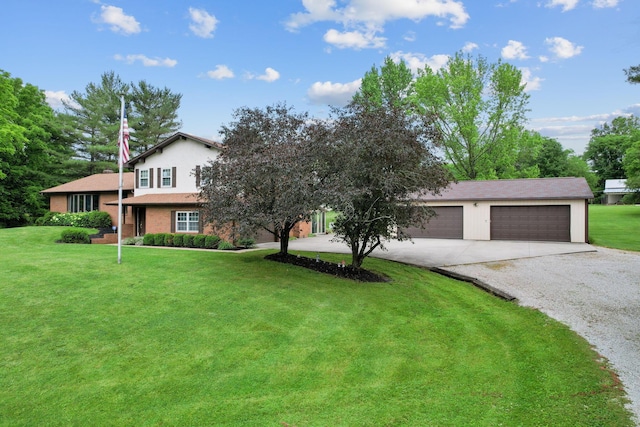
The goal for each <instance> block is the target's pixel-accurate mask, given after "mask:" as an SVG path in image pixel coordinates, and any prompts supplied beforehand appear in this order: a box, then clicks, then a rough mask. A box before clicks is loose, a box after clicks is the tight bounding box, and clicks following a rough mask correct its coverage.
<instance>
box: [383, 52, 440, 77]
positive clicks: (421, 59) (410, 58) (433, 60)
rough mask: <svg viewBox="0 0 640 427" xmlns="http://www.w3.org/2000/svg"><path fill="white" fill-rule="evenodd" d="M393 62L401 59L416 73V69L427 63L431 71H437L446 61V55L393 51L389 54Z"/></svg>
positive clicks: (421, 68) (422, 67)
mask: <svg viewBox="0 0 640 427" xmlns="http://www.w3.org/2000/svg"><path fill="white" fill-rule="evenodd" d="M389 56H390V57H391V59H392V60H393V61H394V62H399V61H400V60H401V59H402V60H404V62H405V63H406V64H407V67H409V69H410V70H411V71H412V72H413V74H418V70H423V69H424V67H425V66H426V65H428V66H429V67H430V68H431V69H432V70H433V71H435V72H437V71H438V70H439V69H440V68H442V67H443V66H444V65H445V64H446V63H447V62H448V61H449V56H448V55H433V56H431V57H427V56H425V55H423V54H421V53H411V52H400V51H399V52H394V53H392V54H391V55H389Z"/></svg>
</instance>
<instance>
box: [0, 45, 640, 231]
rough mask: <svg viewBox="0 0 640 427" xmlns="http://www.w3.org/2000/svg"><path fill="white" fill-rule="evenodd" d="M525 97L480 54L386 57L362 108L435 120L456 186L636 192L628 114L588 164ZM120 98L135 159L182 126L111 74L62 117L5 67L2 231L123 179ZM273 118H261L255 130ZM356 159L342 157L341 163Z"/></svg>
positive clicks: (602, 138) (0, 132)
mask: <svg viewBox="0 0 640 427" xmlns="http://www.w3.org/2000/svg"><path fill="white" fill-rule="evenodd" d="M639 71H640V66H635V67H630V68H629V69H627V70H625V73H626V75H627V81H628V82H629V83H638V82H640V78H639V75H640V72H639ZM524 89H525V87H524V85H523V83H522V76H521V73H520V71H519V70H518V69H516V68H515V67H514V66H512V65H510V64H508V63H503V62H501V61H498V62H497V63H489V62H488V61H487V60H486V59H485V58H483V57H481V56H478V57H475V58H474V57H471V56H469V55H465V54H462V53H457V54H456V55H454V56H453V57H452V58H451V59H450V60H449V62H448V63H447V64H446V65H445V66H444V67H442V68H441V69H439V70H433V69H432V68H430V67H429V66H425V68H424V69H422V70H420V71H419V72H418V75H417V76H415V75H413V73H412V72H411V71H410V70H409V68H408V67H407V65H406V64H405V63H404V62H403V61H400V62H399V63H398V62H394V61H393V60H392V59H391V58H386V59H385V60H384V63H383V64H382V65H381V66H380V67H376V66H373V67H372V68H371V69H370V70H369V71H368V72H366V73H365V75H364V77H363V79H362V85H361V88H360V90H359V91H358V92H357V93H356V94H355V96H354V98H353V102H352V104H353V105H352V107H353V106H355V105H358V106H360V108H364V110H363V111H361V112H362V113H365V112H371V111H372V110H373V109H374V108H373V106H376V108H378V107H379V106H385V108H386V110H387V111H394V114H396V111H397V112H404V113H405V115H406V116H407V117H409V118H411V119H412V120H414V121H415V120H416V118H417V117H420V118H421V120H422V121H423V122H424V121H425V120H426V118H428V128H429V135H430V138H431V140H430V144H432V147H431V151H430V152H431V154H433V155H434V156H436V157H438V158H441V159H442V160H443V165H444V167H445V168H446V170H447V171H448V172H449V173H450V176H451V177H452V178H453V179H457V180H465V179H505V178H527V177H557V176H584V177H585V178H586V179H587V181H588V182H589V184H590V185H591V187H592V189H593V190H594V192H595V193H596V194H598V193H599V192H601V191H602V189H603V187H604V181H605V180H606V179H611V178H627V182H628V185H629V186H630V188H640V159H639V158H640V142H639V141H640V136H639V129H640V125H639V123H638V118H636V117H634V116H630V117H629V116H625V117H618V118H616V119H614V120H613V121H612V122H611V123H606V124H604V125H602V126H601V127H598V128H597V129H594V130H593V131H592V133H591V139H590V141H589V145H588V147H587V150H586V151H585V153H584V155H582V156H578V155H576V154H575V153H574V152H573V151H571V150H567V149H564V148H563V147H562V145H561V144H560V143H559V142H558V141H557V140H555V139H553V138H548V137H544V136H542V135H540V134H539V133H537V132H533V131H530V130H527V129H526V114H527V112H528V100H529V96H528V94H527V93H526V92H525V90H524ZM121 95H124V97H125V104H126V110H127V114H128V122H129V127H130V128H131V129H132V133H131V139H130V147H131V151H132V155H136V154H139V153H141V152H143V151H145V150H146V149H148V148H149V147H151V146H153V145H155V144H157V143H158V142H160V141H161V140H162V139H164V138H166V137H167V136H169V135H171V134H172V133H174V132H176V131H177V130H179V129H180V127H181V125H182V124H181V122H180V120H179V118H178V109H179V107H180V101H181V98H182V95H181V94H177V93H174V92H172V91H171V90H170V89H168V88H166V87H165V88H157V87H154V86H152V85H150V84H148V83H147V82H145V81H144V80H142V81H139V82H137V83H134V82H132V83H125V82H124V81H122V79H121V78H120V77H119V76H118V75H116V74H115V73H114V72H106V73H104V74H103V75H102V76H101V77H100V81H99V82H98V83H89V84H88V85H87V86H86V87H85V89H84V91H74V92H72V94H71V95H70V97H69V99H68V100H66V101H64V108H63V110H62V111H56V110H53V109H52V108H51V107H50V106H49V105H48V104H47V103H46V99H45V96H44V92H43V91H42V90H40V89H39V88H38V87H37V86H35V85H33V84H30V83H25V82H23V81H22V80H21V79H20V78H17V77H12V76H11V74H10V73H8V72H6V71H2V70H0V227H8V226H19V225H24V224H29V223H31V222H32V221H33V219H34V218H36V217H38V216H40V215H42V214H43V212H44V211H45V210H46V208H47V206H46V199H45V198H43V197H42V196H41V195H40V193H39V192H40V191H41V190H42V189H45V188H48V187H52V186H55V185H58V184H61V183H64V182H68V181H71V180H74V179H78V178H81V177H84V176H88V175H90V174H93V173H97V172H101V171H102V170H105V169H112V170H116V168H117V145H116V141H117V134H118V130H119V113H120V96H121ZM273 108H275V109H276V110H277V109H278V108H276V107H275V106H274V107H273ZM284 108H285V109H286V107H284ZM338 110H339V109H337V110H334V114H337V116H340V117H342V118H343V119H344V120H343V122H345V123H346V116H347V114H346V113H345V112H344V111H342V112H337V111H338ZM248 111H255V112H257V111H258V110H256V109H253V110H252V109H250V108H245V109H240V110H239V111H238V112H236V118H237V121H236V122H233V123H232V124H230V125H228V126H223V129H222V130H223V132H222V134H223V136H224V137H225V140H224V141H223V142H224V143H225V145H231V141H233V138H235V137H236V136H237V135H236V134H235V133H234V132H235V131H236V130H237V129H235V125H236V124H239V123H241V122H243V121H244V120H241V119H243V115H245V114H246V113H248ZM262 113H266V110H264V109H263V110H262ZM271 113H273V111H272V112H271ZM271 113H269V114H266V116H264V117H262V118H260V117H258V116H259V115H254V118H255V119H256V120H257V122H256V123H257V124H259V123H260V120H266V117H267V116H269V115H270V114H271ZM351 113H353V114H352V118H353V117H356V115H354V114H355V112H354V110H353V109H352V111H351ZM358 117H360V119H363V120H364V119H365V117H364V116H358ZM367 119H369V118H368V117H367ZM304 120H305V121H309V117H305V118H304ZM425 123H426V122H425ZM413 124H415V123H413ZM423 124H424V123H423ZM372 125H374V126H375V124H372ZM345 126H346V125H345ZM325 131H326V130H325ZM362 134H363V135H367V133H366V132H364V133H362ZM372 137H373V136H372ZM307 152H310V151H307ZM280 155H281V156H283V157H286V156H288V155H289V154H286V153H283V154H280ZM297 158H301V157H297ZM352 159H353V157H352V156H349V155H347V154H344V153H343V158H342V160H341V161H343V162H345V163H348V162H349V161H351V160H352ZM291 160H292V161H293V158H292V159H291ZM308 161H314V160H308ZM255 164H257V163H255ZM365 164H366V163H365ZM335 185H336V186H339V184H335Z"/></svg>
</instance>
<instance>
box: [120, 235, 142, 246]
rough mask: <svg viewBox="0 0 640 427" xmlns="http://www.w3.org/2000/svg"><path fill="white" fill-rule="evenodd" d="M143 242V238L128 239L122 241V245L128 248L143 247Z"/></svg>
mask: <svg viewBox="0 0 640 427" xmlns="http://www.w3.org/2000/svg"><path fill="white" fill-rule="evenodd" d="M143 240H144V238H143V237H127V238H126V239H122V244H123V245H128V246H142V244H143Z"/></svg>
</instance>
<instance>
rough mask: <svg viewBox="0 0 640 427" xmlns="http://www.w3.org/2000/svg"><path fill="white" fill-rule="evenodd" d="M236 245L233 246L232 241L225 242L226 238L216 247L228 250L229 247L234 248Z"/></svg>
mask: <svg viewBox="0 0 640 427" xmlns="http://www.w3.org/2000/svg"><path fill="white" fill-rule="evenodd" d="M235 248H236V247H235V246H234V244H233V243H231V242H227V241H226V240H222V241H221V242H220V243H219V244H218V249H220V250H222V251H228V250H230V249H235Z"/></svg>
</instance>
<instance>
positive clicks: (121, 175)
mask: <svg viewBox="0 0 640 427" xmlns="http://www.w3.org/2000/svg"><path fill="white" fill-rule="evenodd" d="M118 141H119V144H118V147H119V148H118V152H119V155H118V163H119V164H120V170H119V181H118V264H120V263H122V187H123V174H122V166H123V163H124V162H123V158H122V152H123V150H124V144H125V141H124V96H120V136H119V138H118Z"/></svg>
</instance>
